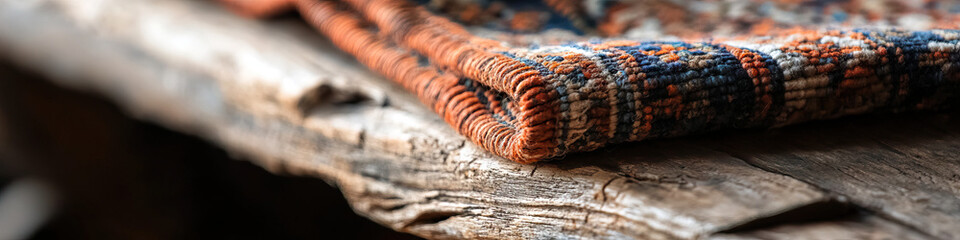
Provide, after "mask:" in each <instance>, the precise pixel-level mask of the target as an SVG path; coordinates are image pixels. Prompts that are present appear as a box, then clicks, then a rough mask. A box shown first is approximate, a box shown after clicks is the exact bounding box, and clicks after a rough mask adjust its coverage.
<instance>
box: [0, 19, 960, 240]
mask: <svg viewBox="0 0 960 240" xmlns="http://www.w3.org/2000/svg"><path fill="white" fill-rule="evenodd" d="M0 54H2V55H0V56H5V57H9V58H11V59H14V60H16V61H18V62H20V63H21V64H23V65H25V66H28V67H31V68H33V69H36V70H37V71H40V72H43V73H45V74H47V75H49V76H50V77H51V78H53V79H56V80H57V81H59V83H60V84H63V85H66V86H71V87H75V88H80V89H88V90H91V91H95V92H98V93H100V94H103V95H106V96H109V97H111V98H112V99H114V100H115V101H116V102H117V103H119V104H120V105H122V106H124V107H125V108H126V109H127V110H128V111H130V113H131V114H133V115H135V116H138V117H140V118H143V119H146V120H149V121H155V122H159V123H161V124H164V125H166V126H169V127H172V128H176V129H180V130H182V131H185V132H190V133H193V134H197V135H199V136H202V137H204V138H207V139H210V140H212V141H214V142H216V143H218V144H220V145H222V146H224V147H225V148H227V149H229V150H231V151H233V152H235V153H237V154H242V155H245V156H249V157H250V158H251V159H254V160H255V161H256V163H258V164H260V165H261V166H263V167H265V168H267V169H270V170H272V171H275V172H278V173H292V174H300V175H311V176H316V177H320V178H323V179H326V180H328V181H329V182H330V183H331V184H334V185H336V186H338V187H339V188H340V189H341V190H342V191H343V193H344V195H345V196H346V197H347V199H348V200H349V201H350V203H351V205H352V207H353V208H354V209H355V210H356V211H357V212H358V213H360V214H361V215H364V216H367V217H369V218H371V219H373V220H375V221H377V222H379V223H381V224H384V225H386V226H389V227H392V228H394V229H396V230H399V231H405V232H410V233H414V234H417V235H420V236H424V237H428V238H464V237H469V238H535V239H541V238H628V237H632V238H644V239H695V238H706V237H710V236H713V237H718V238H753V237H772V238H780V237H783V236H790V237H799V238H803V237H809V238H816V237H819V236H823V235H818V234H831V235H832V234H841V235H846V236H870V237H884V236H889V237H891V238H904V239H923V238H930V237H932V236H935V237H951V236H957V235H956V233H955V232H954V231H955V230H953V229H948V228H946V226H949V225H948V224H953V225H956V224H955V223H956V222H957V221H958V219H960V216H958V214H957V210H956V209H955V207H956V206H960V205H956V204H955V203H956V201H957V200H956V199H957V198H956V194H957V193H958V191H957V189H958V187H957V186H958V185H957V180H958V179H957V178H956V176H957V175H956V174H955V173H956V172H957V169H958V167H957V163H956V162H955V159H956V158H955V157H956V156H957V155H956V151H953V150H956V149H955V147H956V146H957V145H958V144H960V140H958V139H956V138H955V137H951V136H956V134H955V133H956V131H953V132H951V134H947V135H942V134H941V135H936V134H934V135H933V136H931V135H930V134H925V135H924V134H921V135H917V136H916V137H902V139H901V140H897V141H898V142H896V143H888V142H883V141H888V140H887V139H891V138H886V137H890V136H885V135H883V134H882V133H877V131H878V130H879V129H884V128H889V127H893V126H896V127H904V126H905V125H906V126H911V127H912V129H913V130H903V131H931V132H933V131H936V130H937V129H938V128H941V127H943V126H949V125H951V124H952V125H956V124H955V123H956V121H954V120H953V118H947V119H946V120H944V119H941V117H940V116H939V115H938V116H932V117H928V118H927V119H928V120H929V121H933V122H932V124H928V122H923V121H919V122H918V121H908V120H903V122H889V121H877V122H875V123H874V125H875V126H853V127H851V128H852V129H859V130H849V129H851V128H848V126H846V125H844V124H845V123H843V122H840V123H837V122H832V123H822V124H815V125H808V126H804V127H799V128H788V129H784V130H775V133H774V134H770V135H769V136H768V135H767V133H757V132H753V133H739V132H737V133H734V132H729V133H721V134H711V135H707V136H697V137H688V138H679V139H668V140H659V141H647V142H641V143H633V144H625V145H619V146H613V147H609V148H604V149H601V150H598V151H595V152H590V153H583V154H578V155H573V156H569V157H567V158H565V159H563V160H562V161H557V162H548V163H539V164H536V165H520V164H516V163H513V162H510V161H507V160H504V159H500V158H498V157H495V156H493V155H491V154H489V153H486V152H484V151H483V150H482V149H479V148H478V147H477V146H475V145H473V144H472V143H470V142H468V141H466V140H465V139H464V138H463V137H461V136H459V135H458V134H456V132H454V131H453V130H452V129H450V128H449V127H448V126H447V125H446V124H445V123H443V122H442V121H441V120H440V119H439V118H438V117H436V116H435V115H434V114H433V113H430V112H428V111H427V110H426V109H425V108H424V107H423V106H421V105H420V104H419V103H417V102H416V101H415V100H414V99H413V98H412V97H411V96H410V95H409V94H407V93H405V92H402V91H400V90H399V87H397V86H395V85H393V84H391V83H389V82H388V81H386V80H384V79H382V78H380V77H378V76H376V75H374V74H371V73H370V72H368V71H366V70H365V69H363V68H362V66H359V65H358V64H357V63H356V62H355V61H353V60H351V59H350V58H349V57H347V56H344V55H343V54H341V53H339V52H338V51H336V50H335V49H332V48H331V47H330V46H329V44H327V43H326V42H325V41H324V40H323V39H322V38H320V37H319V36H317V35H316V34H314V33H312V31H311V30H309V29H307V28H306V27H305V26H303V24H300V23H299V22H297V21H296V20H272V21H256V20H246V19H239V18H237V17H235V16H232V15H230V14H228V13H225V12H223V11H222V10H221V9H220V8H218V7H217V6H214V5H212V4H210V3H206V2H198V1H148V0H96V1H82V2H80V1H73V0H0ZM868 121H869V120H868ZM853 122H856V121H853ZM846 124H848V125H849V124H850V122H849V121H848V122H847V123H846ZM867 125H869V124H867ZM931 125H934V126H931ZM906 129H911V128H906ZM838 130H842V131H851V132H847V133H842V132H841V133H839V134H836V135H834V134H835V133H834V132H837V131H838ZM855 131H861V132H868V133H871V134H875V135H869V136H860V135H857V134H856V133H858V132H855ZM898 131H899V130H898ZM951 131H952V130H951ZM876 134H881V135H876ZM931 134H933V133H931ZM894 135H895V134H894ZM833 137H837V138H841V139H846V140H841V141H846V142H849V143H846V144H837V143H835V142H831V141H830V139H831V138H833ZM930 137H933V138H930ZM754 138H756V139H754ZM731 139H732V140H731ZM880 139H883V140H880ZM893 139H897V138H896V137H894V138H893ZM891 141H892V140H891ZM890 144H902V145H890ZM793 145H797V146H793ZM767 147H770V148H769V149H776V150H768V148H767ZM877 151H882V152H877ZM898 152H900V153H904V154H896V153H898ZM864 154H877V155H864ZM916 154H926V155H924V156H925V157H918V156H917V155H916ZM869 156H875V157H884V158H888V159H885V160H883V161H873V162H871V161H868V160H869V158H868V157H869ZM917 158H925V160H922V161H921V160H917ZM851 159H852V160H851ZM854 160H855V161H854ZM949 161H953V162H949ZM808 164H811V165H808ZM757 166H759V168H758V167H757ZM901 167H902V168H901ZM865 168H870V169H865ZM895 168H900V169H905V170H901V171H898V170H896V169H895ZM928 171H929V172H928ZM951 173H954V174H953V175H951ZM888 174H894V175H896V174H899V175H896V176H889V175H888ZM884 175H888V176H889V177H890V178H888V179H884V178H883V177H884ZM910 176H915V177H916V178H910ZM798 179H799V180H798ZM891 184H903V185H891ZM918 184H925V185H930V186H925V187H924V186H917V185H918ZM934 185H935V186H934ZM917 194H919V196H921V197H922V198H917V199H912V198H910V196H911V195H917ZM942 197H952V199H943V198H942ZM847 199H849V200H850V202H852V203H853V205H850V204H849V203H848V202H847ZM900 201H905V202H900ZM949 204H953V205H949ZM861 207H862V209H861ZM798 212H811V213H813V214H812V216H807V217H795V216H794V215H797V213H798ZM851 213H854V215H856V216H861V217H850V216H851V215H850V214H851ZM797 219H805V220H808V221H813V223H794V221H795V220H797ZM911 221H917V222H911ZM938 224H939V225H938ZM725 231H726V232H725ZM720 232H724V233H721V234H719V235H713V234H716V233H720ZM864 234H866V235H864Z"/></svg>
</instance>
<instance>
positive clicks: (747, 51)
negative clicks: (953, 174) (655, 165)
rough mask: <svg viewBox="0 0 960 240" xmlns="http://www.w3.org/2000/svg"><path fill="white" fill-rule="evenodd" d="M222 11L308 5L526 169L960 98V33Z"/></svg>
mask: <svg viewBox="0 0 960 240" xmlns="http://www.w3.org/2000/svg"><path fill="white" fill-rule="evenodd" d="M223 1H226V2H229V3H230V4H231V6H233V7H234V8H233V9H235V10H238V11H240V12H241V13H243V14H246V15H258V14H264V13H266V12H274V10H271V11H265V10H263V9H273V6H285V5H290V6H294V5H295V6H296V7H297V8H298V9H299V10H300V12H301V13H302V15H303V16H304V17H305V18H306V19H307V20H308V21H309V22H310V23H311V24H313V25H314V26H315V27H317V29H318V30H319V31H320V32H321V33H323V34H324V35H326V36H328V37H330V38H331V39H332V41H333V42H334V44H336V45H337V46H338V47H340V48H341V49H343V50H344V51H346V52H348V53H350V54H352V55H354V56H356V57H357V59H358V60H360V62H361V63H363V64H364V65H366V66H368V67H370V68H371V69H373V70H375V71H377V72H379V73H381V74H383V75H384V76H386V77H387V78H389V79H391V80H393V81H396V82H397V83H399V84H400V85H402V86H403V87H405V88H406V89H407V90H409V91H411V92H413V93H415V94H416V95H417V96H418V97H419V98H420V99H421V100H422V101H423V102H424V103H425V104H426V105H427V106H429V107H431V108H432V109H434V110H435V111H436V112H437V113H438V114H440V116H441V117H443V119H444V120H445V121H446V122H447V123H449V124H450V125H451V126H453V127H454V128H455V129H456V130H458V131H459V132H460V133H462V134H463V135H465V136H467V137H469V138H470V139H471V140H473V141H474V142H475V143H477V144H478V145H480V146H482V147H483V148H485V149H487V150H490V151H492V152H494V153H496V154H498V155H500V156H503V157H506V158H508V159H511V160H514V161H517V162H521V163H529V162H534V161H538V160H543V159H549V158H553V157H557V156H561V155H563V154H566V153H569V152H577V151H589V150H592V149H596V148H599V147H602V146H605V145H607V144H611V143H618V142H624V141H638V140H643V139H650V138H660V137H670V136H680V135H687V134H693V133H698V132H704V131H710V130H716V129H721V128H752V127H770V126H780V125H786V124H792V123H798V122H803V121H809V120H815V119H828V118H835V117H839V116H844V115H850V114H860V113H866V112H872V111H904V110H920V109H935V108H941V107H946V106H949V105H952V104H953V103H955V102H957V93H958V90H960V73H958V72H960V71H958V65H957V64H958V63H960V45H958V44H960V43H958V42H960V41H958V38H960V31H957V30H931V31H900V30H889V29H886V30H853V31H814V30H800V31H793V32H789V33H784V34H778V35H774V36H770V37H744V38H738V39H731V40H716V41H708V42H637V41H625V40H606V41H591V42H579V43H571V44H564V45H550V46H529V47H509V46H507V44H506V43H502V42H498V41H494V40H490V39H484V38H479V37H476V36H473V35H471V34H470V33H469V32H468V31H466V30H464V28H463V27H461V26H460V25H458V24H456V23H453V22H450V21H449V20H447V19H445V18H441V17H437V16H434V15H432V14H431V13H429V12H428V11H427V10H425V9H423V8H420V7H417V6H415V5H412V4H410V3H407V2H405V1H387V0H343V1H316V0H289V1H288V0H223ZM371 25H372V26H375V27H376V28H369V27H367V26H371ZM422 57H425V58H426V59H428V60H429V64H423V63H422V62H421V61H419V60H418V59H420V58H422Z"/></svg>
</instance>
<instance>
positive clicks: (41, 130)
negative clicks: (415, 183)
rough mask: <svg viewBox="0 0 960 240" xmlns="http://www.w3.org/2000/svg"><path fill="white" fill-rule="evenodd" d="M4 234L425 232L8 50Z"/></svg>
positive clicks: (325, 235) (0, 139) (0, 164)
mask: <svg viewBox="0 0 960 240" xmlns="http://www.w3.org/2000/svg"><path fill="white" fill-rule="evenodd" d="M0 79H2V80H0V239H20V238H22V239H209V238H215V239H343V238H347V239H357V238H360V239H413V238H414V237H413V236H411V235H406V234H402V233H397V232H394V231H392V230H390V229H388V228H385V227H382V226H380V225H377V224H376V223H374V222H371V221H370V220H367V219H365V218H362V217H360V216H358V215H356V214H355V213H354V212H353V211H352V210H351V209H350V207H349V206H348V205H347V203H346V201H345V200H344V199H343V197H342V195H340V192H339V191H338V190H337V189H335V188H333V187H331V186H330V185H328V184H327V183H325V182H323V181H322V180H320V179H315V178H306V177H287V176H278V175H275V174H272V173H269V172H267V171H265V170H263V169H262V168H260V167H258V166H254V165H252V164H250V163H249V162H247V161H239V160H242V159H237V158H234V157H232V156H230V155H228V154H227V153H226V152H225V151H224V150H221V149H219V148H217V147H216V146H213V145H211V144H210V143H208V142H205V141H204V140H201V139H199V138H197V137H194V136H188V135H184V134H181V133H178V132H174V131H171V130H168V129H165V128H163V127H160V126H157V125H153V124H150V123H145V122H141V121H137V120H134V119H132V118H130V117H128V116H126V115H124V113H123V112H122V111H121V110H120V109H119V108H118V107H117V106H115V105H113V104H111V103H110V102H108V101H107V100H105V99H103V98H101V97H98V96H95V95H92V94H87V93H82V92H77V91H73V90H67V89H64V88H61V87H58V86H56V85H53V84H52V83H50V82H49V81H46V80H45V79H43V78H42V77H39V76H38V75H37V74H34V73H31V72H29V71H26V70H23V69H19V68H17V67H14V66H13V65H11V64H10V63H9V61H6V60H5V59H3V58H2V57H0Z"/></svg>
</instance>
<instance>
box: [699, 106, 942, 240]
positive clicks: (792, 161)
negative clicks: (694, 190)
mask: <svg viewBox="0 0 960 240" xmlns="http://www.w3.org/2000/svg"><path fill="white" fill-rule="evenodd" d="M703 143H704V144H707V145H708V147H711V148H715V149H717V150H718V151H723V152H729V153H730V154H731V155H733V156H736V157H738V158H742V159H744V160H745V161H747V162H749V163H751V164H753V165H755V166H758V167H760V168H763V169H767V170H770V171H773V172H777V173H782V174H785V175H788V176H791V177H794V178H797V179H800V180H803V181H805V182H808V183H811V184H814V185H817V186H819V187H821V188H823V189H825V190H827V191H829V192H832V193H836V194H840V195H843V196H845V197H847V198H848V199H849V200H850V201H851V202H852V203H854V204H857V205H859V206H863V207H864V208H866V209H869V210H871V211H874V212H876V213H877V214H879V215H881V216H884V217H887V218H890V219H893V220H896V221H898V222H901V223H903V224H906V225H909V226H911V227H913V228H916V229H920V230H922V231H923V232H926V233H929V234H932V235H934V236H937V237H941V238H944V239H954V238H958V237H960V228H958V227H957V226H960V118H958V115H957V112H947V113H906V114H902V115H882V114H878V115H871V116H863V117H857V118H853V119H846V120H844V121H832V122H823V123H812V124H806V125H802V126H796V127H787V128H783V129H777V130H773V131H769V132H763V133H758V132H754V133H737V134H728V135H718V136H716V137H714V138H709V139H704V140H703Z"/></svg>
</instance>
